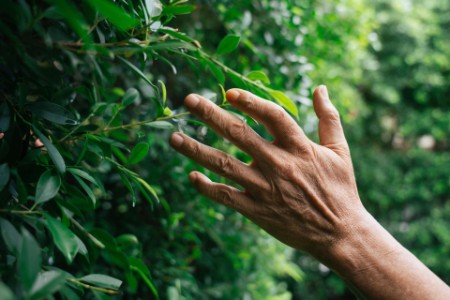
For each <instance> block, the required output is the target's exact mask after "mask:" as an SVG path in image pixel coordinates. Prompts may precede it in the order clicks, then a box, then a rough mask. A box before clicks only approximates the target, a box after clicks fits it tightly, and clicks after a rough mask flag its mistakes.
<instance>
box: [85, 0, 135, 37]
mask: <svg viewBox="0 0 450 300" xmlns="http://www.w3.org/2000/svg"><path fill="white" fill-rule="evenodd" d="M88 3H89V4H90V5H91V6H92V8H94V9H95V11H98V12H99V13H100V14H101V15H102V16H103V17H105V18H106V19H107V20H108V21H110V22H111V23H112V24H114V26H116V27H117V28H118V29H119V30H122V31H125V30H127V29H130V28H133V27H134V26H136V25H137V24H138V23H139V21H138V20H137V19H135V18H134V17H132V16H130V15H129V14H128V13H126V12H125V11H124V10H123V9H122V8H120V7H119V6H117V5H115V4H113V2H112V1H108V0H88Z"/></svg>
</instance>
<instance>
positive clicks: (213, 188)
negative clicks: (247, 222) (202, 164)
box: [189, 172, 254, 215]
mask: <svg viewBox="0 0 450 300" xmlns="http://www.w3.org/2000/svg"><path fill="white" fill-rule="evenodd" d="M189 180H190V181H191V182H192V183H193V184H194V186H195V187H196V188H197V190H198V191H199V192H200V193H202V194H203V195H205V196H206V197H208V198H210V199H212V200H214V201H216V202H218V203H220V204H223V205H226V206H228V207H230V208H232V209H234V210H237V211H238V212H240V213H243V214H245V215H247V214H251V213H252V212H253V211H254V203H253V199H251V198H249V197H248V196H247V195H246V194H245V193H244V192H241V191H240V190H238V189H236V188H233V187H231V186H229V185H225V184H219V183H215V182H212V181H211V180H210V179H209V178H208V177H206V176H205V175H203V174H201V173H199V172H192V173H190V174H189Z"/></svg>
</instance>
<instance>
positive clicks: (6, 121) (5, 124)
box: [0, 102, 11, 133]
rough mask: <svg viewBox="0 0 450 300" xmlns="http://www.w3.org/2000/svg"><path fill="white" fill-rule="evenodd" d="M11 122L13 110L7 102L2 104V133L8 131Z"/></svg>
mask: <svg viewBox="0 0 450 300" xmlns="http://www.w3.org/2000/svg"><path fill="white" fill-rule="evenodd" d="M10 122H11V112H10V110H9V106H8V104H7V103H6V102H3V103H2V104H1V105H0V133H2V132H6V131H8V129H9V125H10Z"/></svg>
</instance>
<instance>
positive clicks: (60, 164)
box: [33, 126, 66, 173]
mask: <svg viewBox="0 0 450 300" xmlns="http://www.w3.org/2000/svg"><path fill="white" fill-rule="evenodd" d="M33 132H34V133H35V134H36V135H37V136H38V138H39V139H40V140H41V142H42V143H43V144H44V146H45V147H46V148H47V151H48V155H49V156H50V159H51V160H52V161H53V163H54V164H55V167H56V169H57V170H58V172H59V173H64V172H65V171H66V163H65V162H64V159H63V157H62V156H61V154H60V153H59V151H58V150H57V149H56V147H55V146H54V145H53V144H52V142H50V140H49V139H48V138H47V137H46V136H45V135H44V134H43V133H42V132H41V131H40V130H39V129H37V128H36V126H33Z"/></svg>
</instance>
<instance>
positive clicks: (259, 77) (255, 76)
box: [245, 71, 270, 84]
mask: <svg viewBox="0 0 450 300" xmlns="http://www.w3.org/2000/svg"><path fill="white" fill-rule="evenodd" d="M245 77H247V78H248V79H250V80H253V81H261V82H262V83H265V84H270V79H269V77H267V75H266V74H265V73H264V72H262V71H252V72H250V73H248V74H247V75H245Z"/></svg>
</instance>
